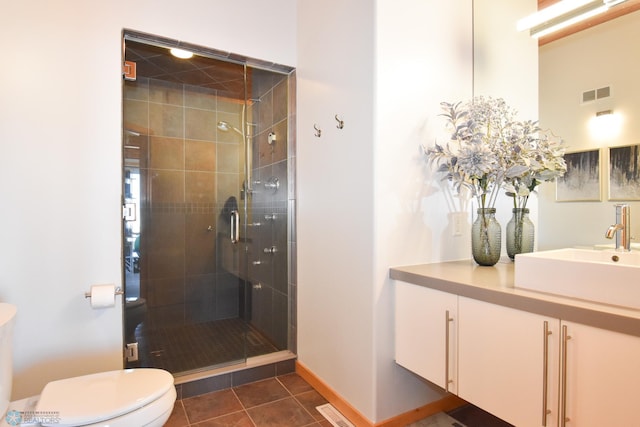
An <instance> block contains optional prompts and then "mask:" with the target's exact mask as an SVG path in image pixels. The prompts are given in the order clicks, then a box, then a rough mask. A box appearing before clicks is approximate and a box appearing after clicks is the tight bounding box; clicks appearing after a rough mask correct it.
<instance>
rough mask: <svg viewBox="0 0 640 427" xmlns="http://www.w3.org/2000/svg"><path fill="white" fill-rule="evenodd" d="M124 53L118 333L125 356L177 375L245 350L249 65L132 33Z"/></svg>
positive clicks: (237, 357)
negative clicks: (129, 347) (174, 51)
mask: <svg viewBox="0 0 640 427" xmlns="http://www.w3.org/2000/svg"><path fill="white" fill-rule="evenodd" d="M125 60H127V61H131V62H135V64H136V69H137V76H136V77H135V80H133V79H132V80H126V81H125V83H124V88H123V95H124V96H123V100H124V101H123V104H124V105H123V126H124V132H123V141H124V149H123V153H124V167H125V170H124V177H125V183H124V189H123V192H124V194H125V211H126V213H127V214H128V213H129V212H136V214H135V215H128V216H127V217H125V221H124V227H123V229H124V237H123V243H124V247H125V294H126V303H125V334H126V341H127V343H128V344H134V345H135V344H136V343H137V346H138V349H137V355H138V360H130V361H128V362H127V364H128V365H129V366H152V367H160V368H164V369H167V370H169V371H170V372H172V373H174V374H175V373H184V372H191V371H194V370H200V369H203V368H208V367H211V366H221V365H225V364H230V363H237V362H241V361H244V360H245V358H246V345H245V338H246V322H245V320H244V318H243V312H244V311H245V310H244V307H243V305H244V300H245V298H244V295H243V294H244V287H245V285H244V280H243V278H242V276H243V275H242V272H243V269H244V270H246V267H243V264H246V262H244V263H243V259H242V258H243V257H242V254H243V253H245V252H246V251H245V250H244V249H243V246H244V244H245V243H244V242H243V239H242V238H241V237H240V236H242V235H244V234H245V233H244V230H243V227H245V224H246V221H245V220H244V218H243V216H244V210H245V206H244V201H243V200H241V192H242V191H241V190H242V183H243V182H244V181H245V169H246V168H245V158H246V156H245V146H244V145H245V143H246V139H245V138H244V136H243V134H242V131H241V130H240V129H242V128H243V127H244V125H243V123H242V122H243V120H244V117H243V116H244V114H243V112H244V111H246V108H245V92H246V90H245V87H244V84H245V77H244V74H245V70H244V66H243V65H239V64H231V63H222V62H220V61H216V60H213V59H210V58H202V57H199V58H197V59H195V60H191V61H190V62H184V60H181V59H178V58H173V57H171V56H170V55H169V54H168V50H167V49H166V48H164V47H158V46H153V45H149V44H146V43H140V42H137V41H135V40H126V50H125ZM206 72H208V73H210V77H209V78H208V79H204V78H203V75H209V74H205V73H206ZM194 75H195V76H194ZM214 75H217V76H218V77H214ZM205 81H206V84H205ZM219 81H224V82H225V86H224V87H220V85H219V83H216V82H219ZM214 83H216V84H217V86H215V87H212V86H211V85H213V84H214ZM221 122H225V123H227V124H228V127H227V128H224V127H222V126H218V124H219V123H221ZM132 359H133V358H132Z"/></svg>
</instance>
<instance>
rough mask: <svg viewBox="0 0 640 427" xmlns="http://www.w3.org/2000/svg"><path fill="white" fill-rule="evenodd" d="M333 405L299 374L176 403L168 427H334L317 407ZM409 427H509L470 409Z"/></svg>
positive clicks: (435, 416)
mask: <svg viewBox="0 0 640 427" xmlns="http://www.w3.org/2000/svg"><path fill="white" fill-rule="evenodd" d="M325 403H328V402H327V401H326V400H325V399H324V398H323V397H322V396H321V395H320V393H318V392H317V391H316V390H314V389H313V387H311V385H309V383H307V382H306V381H305V380H304V379H302V378H301V377H300V376H298V375H297V374H295V373H292V374H286V375H281V376H278V377H275V378H269V379H266V380H263V381H257V382H254V383H250V384H245V385H242V386H238V387H233V388H230V389H226V390H222V391H216V392H212V393H207V394H203V395H200V396H195V397H189V398H185V399H182V400H178V401H176V404H175V406H174V408H173V413H172V414H171V417H170V418H169V420H168V421H167V423H166V424H165V427H307V426H308V427H332V425H331V423H330V422H329V421H327V420H326V419H325V418H324V417H323V416H322V415H321V414H320V413H319V412H318V411H317V410H316V406H320V405H324V404H325ZM408 427H509V424H507V423H505V422H504V421H502V420H499V419H497V418H495V417H493V416H492V415H490V414H487V413H486V412H484V411H482V410H480V409H478V408H476V407H474V406H473V405H466V406H463V407H461V408H458V409H456V410H454V411H451V412H449V413H448V414H444V413H440V414H436V415H434V416H432V417H429V418H425V419H424V420H421V421H418V422H416V423H413V424H411V425H410V426H408Z"/></svg>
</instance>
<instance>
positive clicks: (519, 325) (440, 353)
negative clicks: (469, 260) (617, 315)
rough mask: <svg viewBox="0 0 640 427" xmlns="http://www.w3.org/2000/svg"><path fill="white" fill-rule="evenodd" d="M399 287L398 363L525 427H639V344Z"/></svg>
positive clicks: (570, 324) (631, 339) (584, 328)
mask: <svg viewBox="0 0 640 427" xmlns="http://www.w3.org/2000/svg"><path fill="white" fill-rule="evenodd" d="M395 285H396V314H395V319H396V324H395V331H396V349H395V354H396V362H397V363H398V364H400V365H402V366H404V367H405V368H407V369H409V370H411V371H413V372H414V373H416V374H418V375H420V376H421V377H423V378H426V379H427V380H429V381H431V382H433V383H435V384H437V385H439V386H440V387H442V388H444V389H448V391H450V392H452V393H454V394H457V395H458V396H460V397H461V398H463V399H465V400H467V401H468V402H471V403H473V404H474V405H476V406H478V407H480V408H482V409H484V410H486V411H488V412H490V413H492V414H494V415H496V416H497V417H499V418H502V419H504V420H505V421H507V422H509V423H511V424H513V425H516V426H518V427H528V426H535V427H537V426H548V427H572V426H579V427H592V426H593V427H602V426H640V415H638V408H639V407H640V337H637V336H632V335H627V334H623V333H619V332H614V331H610V330H605V329H600V328H596V327H592V326H587V325H584V324H581V323H577V322H570V321H565V320H561V319H559V318H556V317H551V316H544V315H540V314H534V313H531V312H529V311H524V310H519V309H515V308H509V307H506V306H503V305H499V304H493V303H488V302H484V301H481V300H478V299H475V298H472V297H467V296H459V295H457V294H455V293H448V292H444V291H439V290H434V289H431V288H429V287H425V286H418V285H413V284H409V283H405V282H402V281H396V283H395ZM559 314H561V313H559Z"/></svg>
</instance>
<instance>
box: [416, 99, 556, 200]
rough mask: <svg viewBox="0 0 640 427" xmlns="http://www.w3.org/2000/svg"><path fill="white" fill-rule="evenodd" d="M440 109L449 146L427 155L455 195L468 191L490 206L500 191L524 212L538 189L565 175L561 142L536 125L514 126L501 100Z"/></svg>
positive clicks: (427, 151) (512, 113)
mask: <svg viewBox="0 0 640 427" xmlns="http://www.w3.org/2000/svg"><path fill="white" fill-rule="evenodd" d="M441 106H442V109H443V110H444V113H443V114H442V115H443V116H444V117H446V118H447V122H448V123H447V125H448V127H449V128H450V130H451V141H450V142H449V143H448V144H446V145H444V146H443V145H439V144H435V145H434V147H432V148H425V149H424V150H425V154H426V156H427V159H428V160H429V161H430V162H431V163H435V164H437V165H438V172H442V173H444V179H447V180H449V181H451V182H452V184H453V187H454V189H455V190H456V191H457V192H458V193H460V192H461V191H462V189H463V188H469V189H471V193H472V194H473V196H475V197H477V198H478V206H480V207H493V206H494V204H495V200H496V197H497V193H498V189H499V188H500V187H501V186H502V187H504V189H505V190H506V194H507V195H508V196H510V197H513V199H514V205H516V207H525V205H526V202H527V199H528V197H529V195H530V194H531V192H533V191H534V190H535V187H536V186H537V185H538V184H540V183H541V182H544V181H549V180H552V179H555V178H556V177H558V176H562V175H563V174H564V172H565V171H566V165H565V163H564V158H563V156H564V148H563V147H562V146H561V145H562V143H561V142H559V141H555V140H553V139H551V138H549V137H548V136H547V135H546V134H544V133H543V132H542V131H541V130H540V128H539V127H538V125H537V123H536V122H533V121H524V122H521V121H517V120H516V119H515V116H516V114H515V111H514V110H513V109H512V108H510V107H509V106H508V105H507V104H506V102H505V101H504V100H503V99H501V98H499V99H493V98H484V97H476V98H474V99H473V100H471V101H470V102H467V103H464V104H463V103H460V102H458V103H456V104H450V103H446V102H443V103H441ZM487 197H488V198H489V199H488V200H487Z"/></svg>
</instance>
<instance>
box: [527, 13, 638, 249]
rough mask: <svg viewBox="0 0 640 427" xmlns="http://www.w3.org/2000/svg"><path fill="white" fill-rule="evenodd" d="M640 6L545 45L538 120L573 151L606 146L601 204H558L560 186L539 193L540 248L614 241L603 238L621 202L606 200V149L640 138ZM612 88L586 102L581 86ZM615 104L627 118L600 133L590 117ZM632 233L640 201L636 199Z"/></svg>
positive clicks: (633, 205) (568, 149)
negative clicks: (614, 131) (616, 128)
mask: <svg viewBox="0 0 640 427" xmlns="http://www.w3.org/2000/svg"><path fill="white" fill-rule="evenodd" d="M636 40H640V12H634V13H632V14H629V15H626V16H623V17H620V18H617V19H615V20H613V21H610V22H606V23H604V24H601V25H597V26H595V27H592V28H590V29H588V30H585V31H582V32H580V33H577V34H573V35H571V36H569V37H566V38H564V39H560V40H557V41H554V42H552V43H549V44H547V45H545V46H542V47H541V48H540V123H541V124H542V125H543V127H545V128H549V129H552V130H553V132H554V133H555V134H556V135H559V136H561V137H562V138H563V139H564V140H565V142H566V144H567V151H568V152H572V151H583V150H591V149H601V193H602V202H556V201H555V186H548V187H546V188H544V189H543V190H544V192H541V193H540V196H541V197H540V227H538V229H539V237H540V246H539V247H540V249H552V248H559V247H570V246H575V245H594V244H612V243H613V242H612V241H611V240H608V239H606V238H605V237H604V233H605V231H606V229H607V227H608V226H609V225H610V224H613V223H614V222H615V208H614V206H613V205H614V204H615V203H616V202H612V201H608V178H609V177H608V171H609V169H608V167H607V162H608V157H607V155H608V149H607V147H614V146H623V145H632V144H638V143H639V141H638V137H637V136H638V134H640V121H638V120H637V117H638V115H639V114H640V105H639V104H638V99H640V86H639V85H638V72H639V70H640V55H638V50H637V46H635V43H636V42H635V41H636ZM604 86H611V90H612V92H611V93H612V96H611V97H610V98H604V99H602V100H597V101H595V102H591V103H586V104H581V103H580V100H581V95H582V92H584V91H586V90H590V89H597V88H601V87H604ZM607 109H613V111H614V112H615V113H616V114H619V115H620V116H621V117H622V119H623V122H622V128H621V132H620V134H619V135H615V136H613V137H610V138H602V139H601V138H596V137H594V135H592V134H591V133H590V131H589V122H590V120H591V119H592V118H593V117H594V116H595V114H596V112H597V111H601V110H607ZM631 205H632V206H631V216H632V221H631V226H632V232H631V235H632V236H640V221H638V220H636V219H635V218H637V216H636V215H637V212H638V211H639V210H638V209H639V208H640V203H638V202H633V203H632V204H631Z"/></svg>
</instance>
